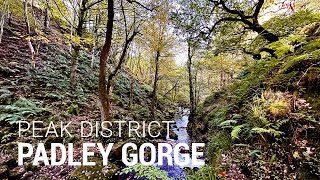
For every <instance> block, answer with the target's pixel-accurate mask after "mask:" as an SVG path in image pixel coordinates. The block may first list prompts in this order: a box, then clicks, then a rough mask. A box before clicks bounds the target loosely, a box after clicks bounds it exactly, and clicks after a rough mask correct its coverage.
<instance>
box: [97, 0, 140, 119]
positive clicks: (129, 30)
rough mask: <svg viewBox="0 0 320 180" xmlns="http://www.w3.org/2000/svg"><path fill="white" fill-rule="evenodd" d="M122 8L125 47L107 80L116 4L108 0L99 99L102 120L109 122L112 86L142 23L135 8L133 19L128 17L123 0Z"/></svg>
mask: <svg viewBox="0 0 320 180" xmlns="http://www.w3.org/2000/svg"><path fill="white" fill-rule="evenodd" d="M120 4H121V5H120V6H121V7H120V8H121V13H120V15H121V16H122V19H123V26H124V35H125V40H124V45H123V48H122V52H121V55H120V57H119V60H118V62H117V64H116V65H115V68H114V70H112V71H111V72H110V73H109V75H108V78H107V69H106V65H107V62H108V58H109V55H110V50H111V45H112V34H113V31H114V16H115V11H114V2H113V0H108V22H107V30H106V38H105V43H104V46H103V48H102V51H101V55H100V74H99V97H100V102H101V112H102V120H103V121H104V120H106V121H109V120H110V96H111V92H112V86H113V81H114V78H115V77H116V75H117V74H118V73H119V71H120V70H121V68H122V65H123V64H124V61H125V58H126V55H127V51H128V49H129V46H130V44H131V43H132V41H133V39H134V38H135V36H137V35H138V33H139V32H138V28H139V26H140V23H139V22H138V21H137V14H136V13H137V12H136V11H135V8H133V14H134V16H133V17H130V18H129V17H127V15H126V11H130V10H131V9H130V10H126V9H125V8H124V4H123V0H121V1H120ZM128 19H130V20H131V25H130V24H128V23H129V22H128Z"/></svg>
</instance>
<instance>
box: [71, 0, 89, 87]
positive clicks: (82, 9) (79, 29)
mask: <svg viewBox="0 0 320 180" xmlns="http://www.w3.org/2000/svg"><path fill="white" fill-rule="evenodd" d="M87 2H88V0H83V1H82V4H81V7H80V14H79V21H78V26H77V28H76V33H77V36H79V37H80V38H81V37H82V34H83V24H84V18H85V13H86V9H85V8H86V4H87ZM79 55H80V45H78V44H76V45H74V47H73V55H72V59H71V73H70V84H71V86H74V85H75V84H76V74H77V66H78V58H79Z"/></svg>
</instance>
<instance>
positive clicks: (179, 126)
mask: <svg viewBox="0 0 320 180" xmlns="http://www.w3.org/2000/svg"><path fill="white" fill-rule="evenodd" d="M188 119H189V110H188V109H181V108H179V111H178V112H177V114H176V116H175V124H172V125H171V130H173V132H174V133H176V134H177V136H178V139H177V140H173V139H170V138H167V140H166V141H167V142H168V143H170V144H177V143H186V144H191V140H190V137H189V134H188V132H187V126H188V122H189V120H188ZM171 156H172V157H174V155H173V153H171ZM179 159H180V160H181V161H183V160H184V157H183V156H182V153H179ZM197 160H198V161H204V160H203V159H197ZM163 162H164V165H162V166H158V165H157V164H156V166H157V167H158V168H159V169H161V170H164V171H166V172H168V176H169V177H170V178H174V179H181V180H183V179H186V172H185V171H184V170H183V168H190V169H193V168H195V167H196V166H192V164H191V162H190V164H188V165H187V166H184V167H181V166H179V165H177V164H174V165H173V166H170V165H168V161H167V159H166V158H164V160H163ZM197 168H199V167H197Z"/></svg>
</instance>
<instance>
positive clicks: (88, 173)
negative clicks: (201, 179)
mask: <svg viewBox="0 0 320 180" xmlns="http://www.w3.org/2000/svg"><path fill="white" fill-rule="evenodd" d="M92 161H94V160H92ZM95 162H96V163H97V165H95V166H80V167H78V168H77V169H76V170H74V171H73V172H72V173H71V175H70V178H69V179H70V180H89V179H112V177H114V176H115V174H116V173H117V171H118V170H119V168H118V167H117V166H116V165H114V164H112V163H110V162H109V163H108V165H107V166H103V165H102V160H101V159H99V160H98V159H97V160H96V161H95Z"/></svg>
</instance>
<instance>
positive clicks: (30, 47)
mask: <svg viewBox="0 0 320 180" xmlns="http://www.w3.org/2000/svg"><path fill="white" fill-rule="evenodd" d="M24 19H25V23H26V27H27V38H26V40H27V44H28V46H29V49H30V53H31V65H32V67H33V68H35V66H36V59H35V58H36V57H35V56H36V52H35V50H34V48H33V45H32V42H31V27H30V22H29V15H28V0H25V1H24Z"/></svg>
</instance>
